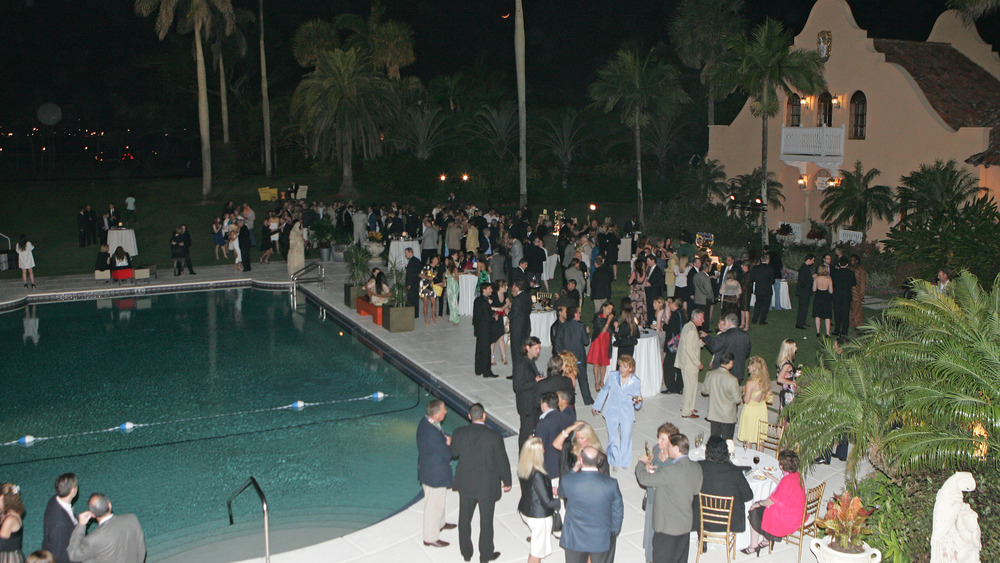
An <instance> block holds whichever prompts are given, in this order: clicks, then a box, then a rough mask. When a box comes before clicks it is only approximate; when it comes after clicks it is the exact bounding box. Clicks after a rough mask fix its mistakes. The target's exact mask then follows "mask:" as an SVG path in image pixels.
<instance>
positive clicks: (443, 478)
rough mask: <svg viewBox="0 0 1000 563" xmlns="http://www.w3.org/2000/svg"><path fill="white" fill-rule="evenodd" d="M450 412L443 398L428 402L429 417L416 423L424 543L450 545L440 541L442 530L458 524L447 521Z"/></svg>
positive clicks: (427, 544) (428, 544)
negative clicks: (447, 427) (447, 426)
mask: <svg viewBox="0 0 1000 563" xmlns="http://www.w3.org/2000/svg"><path fill="white" fill-rule="evenodd" d="M447 414H448V409H447V407H445V406H444V401H442V400H440V399H431V400H430V401H428V402H427V416H425V417H423V418H421V419H420V424H417V480H419V481H420V486H421V487H422V488H423V490H424V545H426V546H428V547H447V546H448V545H449V544H448V542H446V541H443V540H441V538H440V534H441V530H451V529H453V528H455V524H448V523H446V522H445V520H444V506H445V496H446V495H447V493H448V488H449V487H451V483H452V477H451V450H449V446H451V436H449V435H447V434H445V432H444V429H442V428H441V423H442V422H443V421H444V417H445V415H447Z"/></svg>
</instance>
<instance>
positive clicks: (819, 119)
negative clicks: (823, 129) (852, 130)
mask: <svg viewBox="0 0 1000 563" xmlns="http://www.w3.org/2000/svg"><path fill="white" fill-rule="evenodd" d="M822 125H826V126H827V127H833V96H831V95H830V93H829V92H823V93H822V94H820V95H819V102H818V103H817V104H816V126H817V127H819V126H822Z"/></svg>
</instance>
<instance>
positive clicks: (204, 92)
mask: <svg viewBox="0 0 1000 563" xmlns="http://www.w3.org/2000/svg"><path fill="white" fill-rule="evenodd" d="M194 50H195V57H194V58H195V66H196V67H197V69H198V133H199V134H200V135H201V197H202V199H208V196H209V194H211V193H212V142H211V138H210V137H209V131H208V84H206V83H207V82H208V78H207V77H206V75H205V52H204V49H203V48H202V45H201V24H195V26H194Z"/></svg>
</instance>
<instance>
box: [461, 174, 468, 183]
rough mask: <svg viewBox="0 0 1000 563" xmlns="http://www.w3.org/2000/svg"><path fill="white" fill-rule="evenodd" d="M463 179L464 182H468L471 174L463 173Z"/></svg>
mask: <svg viewBox="0 0 1000 563" xmlns="http://www.w3.org/2000/svg"><path fill="white" fill-rule="evenodd" d="M462 181H463V182H468V181H469V175H468V174H462Z"/></svg>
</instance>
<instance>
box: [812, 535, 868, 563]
mask: <svg viewBox="0 0 1000 563" xmlns="http://www.w3.org/2000/svg"><path fill="white" fill-rule="evenodd" d="M831 541H833V538H832V537H830V536H827V537H825V538H823V539H821V540H817V539H814V540H812V541H810V542H809V551H811V552H812V553H813V555H815V556H816V561H818V562H819V563H879V562H880V561H882V552H881V551H879V550H877V549H875V548H873V547H871V546H870V545H868V544H867V543H866V544H864V548H865V550H864V552H862V553H844V552H843V551H837V550H836V549H833V548H832V547H830V542H831Z"/></svg>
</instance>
